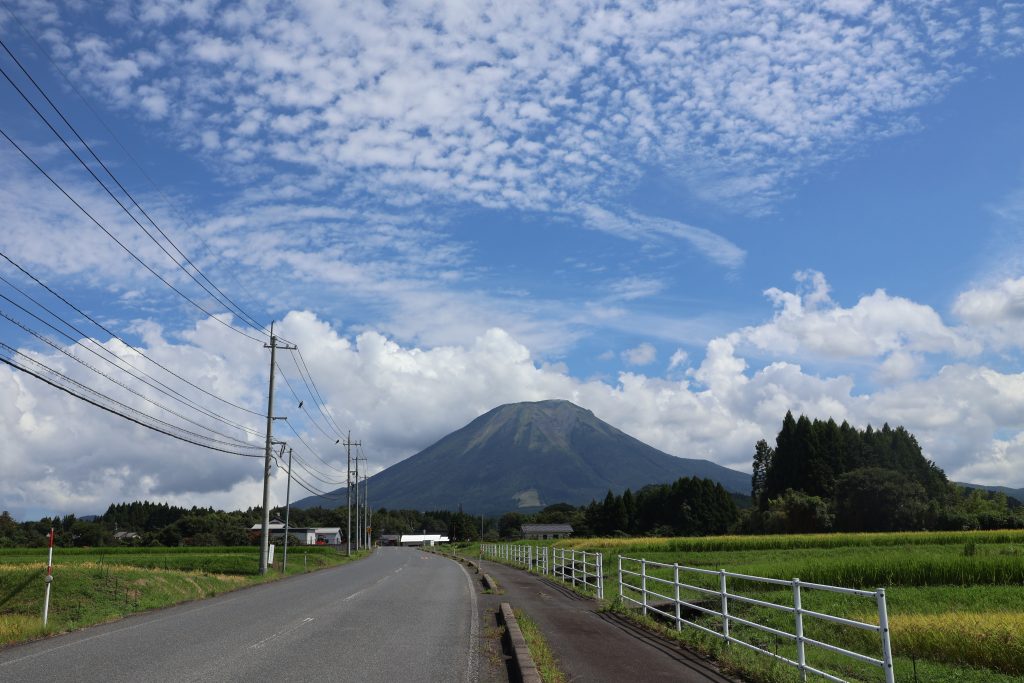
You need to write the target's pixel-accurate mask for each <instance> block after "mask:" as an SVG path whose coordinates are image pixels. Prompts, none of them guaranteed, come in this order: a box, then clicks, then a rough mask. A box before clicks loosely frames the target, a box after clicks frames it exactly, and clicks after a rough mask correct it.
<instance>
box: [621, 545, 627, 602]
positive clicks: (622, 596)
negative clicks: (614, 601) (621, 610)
mask: <svg viewBox="0 0 1024 683" xmlns="http://www.w3.org/2000/svg"><path fill="white" fill-rule="evenodd" d="M624 597H626V594H625V592H624V591H623V588H622V555H619V598H624ZM620 601H621V600H620Z"/></svg>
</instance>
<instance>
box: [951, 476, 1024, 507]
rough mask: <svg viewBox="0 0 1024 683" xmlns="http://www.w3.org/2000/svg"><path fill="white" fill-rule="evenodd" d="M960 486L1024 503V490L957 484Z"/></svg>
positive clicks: (959, 482)
mask: <svg viewBox="0 0 1024 683" xmlns="http://www.w3.org/2000/svg"><path fill="white" fill-rule="evenodd" d="M956 483H957V485H958V486H966V487H967V488H969V489H981V490H983V491H991V492H992V493H1002V494H1003V495H1005V496H1006V497H1007V498H1016V499H1017V500H1018V501H1020V502H1021V503H1024V489H1011V488H1008V487H1006V486H985V485H983V484H967V483H964V482H961V481H958V482H956Z"/></svg>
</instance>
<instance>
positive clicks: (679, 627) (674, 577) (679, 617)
mask: <svg viewBox="0 0 1024 683" xmlns="http://www.w3.org/2000/svg"><path fill="white" fill-rule="evenodd" d="M674 567H675V568H674V571H673V575H672V582H673V583H674V584H675V588H676V630H677V631H682V630H683V615H682V611H681V610H682V605H680V604H679V563H678V562H676V563H675V565H674Z"/></svg>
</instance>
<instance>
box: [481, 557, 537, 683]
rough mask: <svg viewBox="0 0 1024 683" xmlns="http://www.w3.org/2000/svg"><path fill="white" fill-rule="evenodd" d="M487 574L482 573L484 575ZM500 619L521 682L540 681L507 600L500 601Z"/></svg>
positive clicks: (532, 682)
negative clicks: (503, 625) (503, 624)
mask: <svg viewBox="0 0 1024 683" xmlns="http://www.w3.org/2000/svg"><path fill="white" fill-rule="evenodd" d="M486 576H487V575H486V574H484V577H486ZM501 620H502V621H503V622H504V623H505V636H506V637H507V638H508V643H509V649H510V650H511V651H512V659H513V660H514V661H515V669H516V673H518V674H519V680H520V681H522V683H541V678H540V673H539V672H538V671H537V665H536V664H534V663H533V657H531V656H530V648H529V647H527V645H526V638H524V637H523V632H522V630H521V629H520V628H519V623H518V622H517V621H516V615H515V614H514V613H513V612H512V606H511V605H510V604H508V603H507V602H503V603H501Z"/></svg>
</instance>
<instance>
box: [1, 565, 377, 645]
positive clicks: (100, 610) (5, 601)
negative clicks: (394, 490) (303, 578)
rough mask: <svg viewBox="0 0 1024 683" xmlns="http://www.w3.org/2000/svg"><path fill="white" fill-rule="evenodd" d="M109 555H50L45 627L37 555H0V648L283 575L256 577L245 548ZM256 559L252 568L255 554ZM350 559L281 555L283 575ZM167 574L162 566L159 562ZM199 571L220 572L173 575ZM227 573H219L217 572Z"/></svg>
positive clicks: (272, 573)
mask: <svg viewBox="0 0 1024 683" xmlns="http://www.w3.org/2000/svg"><path fill="white" fill-rule="evenodd" d="M109 550H110V549H96V550H94V551H92V552H77V553H73V554H69V553H61V554H59V555H57V556H55V558H54V561H55V564H54V571H53V576H54V580H53V586H52V589H51V595H50V614H49V623H48V624H47V627H46V628H45V629H44V628H43V625H42V610H43V599H44V594H45V584H44V583H43V577H44V576H45V573H46V570H45V566H44V565H45V557H44V559H43V563H42V564H40V563H38V562H36V561H35V558H34V557H33V554H31V553H28V554H27V557H26V556H25V555H26V554H25V553H24V551H20V552H21V554H20V555H19V554H18V553H15V552H5V551H0V646H5V645H12V644H14V643H20V642H25V641H28V640H33V639H36V638H40V637H43V636H47V635H52V634H56V633H63V632H66V631H72V630H75V629H79V628H83V627H86V626H92V625H94V624H100V623H104V622H108V621H113V620H116V619H120V618H122V617H125V616H128V615H130V614H136V613H139V612H145V611H148V610H152V609H158V608H161V607H169V606H171V605H176V604H179V603H182V602H188V601H191V600H201V599H203V598H209V597H213V596H215V595H219V594H221V593H226V592H228V591H232V590H236V589H238V588H244V587H246V586H252V585H256V584H260V583H266V582H268V581H274V580H277V579H280V578H283V577H284V574H283V573H282V572H281V570H280V567H281V565H280V561H278V562H276V563H275V567H274V568H273V569H271V571H269V572H268V573H267V574H266V576H260V575H259V574H258V573H256V571H255V570H254V567H255V566H256V565H253V564H252V563H251V562H249V560H250V559H251V558H250V557H249V555H251V554H252V549H249V548H243V549H241V550H239V549H234V548H221V549H219V550H220V552H216V551H215V550H214V551H211V550H210V549H206V548H203V549H196V550H197V551H198V552H196V553H194V554H189V553H187V552H181V551H180V550H179V549H176V548H174V549H170V548H169V549H161V550H169V551H170V550H173V551H175V552H166V553H160V552H158V553H154V552H153V549H148V548H146V549H143V548H140V549H138V552H136V553H134V554H133V553H131V552H124V549H118V551H119V552H116V553H110V552H108V551H109ZM255 550H256V553H257V555H256V556H257V560H256V562H257V565H258V549H255ZM365 554H366V553H365V552H361V553H358V554H353V556H352V558H347V557H346V556H345V555H342V554H339V553H337V552H336V551H334V550H331V549H327V551H326V552H325V549H316V550H315V551H314V549H313V548H310V549H309V551H308V552H306V553H303V552H300V551H295V552H294V553H289V558H288V560H289V561H288V575H294V574H300V573H304V572H306V571H313V570H315V569H320V568H324V567H331V566H336V565H339V564H344V563H346V562H348V561H351V560H354V559H358V558H359V557H362V556H364V555H365ZM170 558H174V561H171V562H168V564H171V565H173V566H172V567H170V568H165V567H164V566H163V560H165V559H170ZM181 566H185V567H192V566H201V567H203V566H205V567H212V568H215V569H220V570H221V571H216V570H214V571H210V570H208V569H181V568H178V567H181ZM226 567H227V568H231V569H233V570H234V571H233V572H225V571H223V569H224V568H226Z"/></svg>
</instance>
